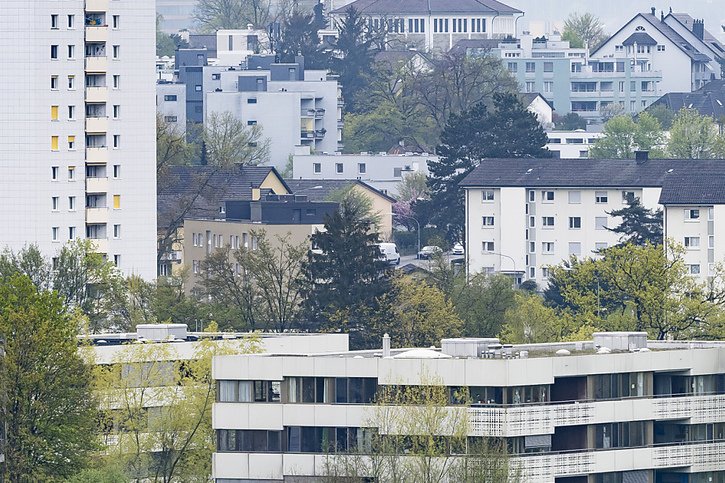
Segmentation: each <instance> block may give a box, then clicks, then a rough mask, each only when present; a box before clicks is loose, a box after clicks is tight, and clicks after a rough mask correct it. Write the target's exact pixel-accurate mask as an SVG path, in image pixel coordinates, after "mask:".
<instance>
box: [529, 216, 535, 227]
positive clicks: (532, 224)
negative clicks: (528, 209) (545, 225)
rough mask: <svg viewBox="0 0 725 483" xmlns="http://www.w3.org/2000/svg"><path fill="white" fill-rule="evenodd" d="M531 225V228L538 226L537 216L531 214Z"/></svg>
mask: <svg viewBox="0 0 725 483" xmlns="http://www.w3.org/2000/svg"><path fill="white" fill-rule="evenodd" d="M529 226H530V227H531V228H534V227H535V226H536V217H535V216H530V217H529Z"/></svg>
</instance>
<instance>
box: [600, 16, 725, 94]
mask: <svg viewBox="0 0 725 483" xmlns="http://www.w3.org/2000/svg"><path fill="white" fill-rule="evenodd" d="M591 56H592V58H594V59H599V60H603V59H607V58H612V57H621V56H626V57H627V58H629V59H631V62H632V64H636V65H637V66H639V68H640V69H641V70H642V71H661V73H662V81H661V83H660V91H661V92H663V93H666V92H687V91H694V90H697V89H699V88H700V87H702V86H703V85H704V84H705V83H707V82H708V81H710V80H714V79H721V78H722V67H721V64H720V63H721V62H722V61H723V60H725V46H724V45H723V44H722V43H720V41H718V40H717V39H716V38H715V37H714V36H713V35H712V34H710V32H708V31H707V30H705V26H704V23H703V21H702V20H695V19H693V18H692V17H690V16H689V15H688V14H686V13H672V10H670V13H669V14H667V15H665V13H664V12H660V14H659V15H657V11H656V9H655V8H654V7H652V10H651V12H649V13H639V14H637V15H635V16H634V17H633V18H632V19H631V20H630V21H629V22H627V23H626V24H625V25H624V26H623V27H622V28H620V29H619V30H618V31H617V32H616V33H615V34H614V35H612V36H611V37H610V38H609V39H608V40H606V41H605V42H604V43H602V44H601V45H600V46H599V47H597V48H596V49H595V50H594V51H592V54H591Z"/></svg>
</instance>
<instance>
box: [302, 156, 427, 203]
mask: <svg viewBox="0 0 725 483" xmlns="http://www.w3.org/2000/svg"><path fill="white" fill-rule="evenodd" d="M437 160H438V156H435V155H430V154H421V155H418V154H404V155H397V154H386V153H380V154H367V153H360V154H340V153H337V154H334V155H332V154H313V155H310V154H296V155H295V156H294V158H293V160H292V179H310V180H314V179H320V180H322V179H359V180H360V181H364V182H365V183H367V184H369V185H370V186H372V187H373V188H375V189H377V190H380V191H382V192H383V193H385V194H387V195H389V196H392V197H394V198H395V197H396V196H397V195H398V189H399V187H400V183H401V182H402V181H403V178H404V177H405V176H406V175H408V174H411V173H416V172H422V173H423V174H425V175H426V176H427V175H428V163H429V162H430V161H437Z"/></svg>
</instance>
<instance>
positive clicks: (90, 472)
mask: <svg viewBox="0 0 725 483" xmlns="http://www.w3.org/2000/svg"><path fill="white" fill-rule="evenodd" d="M130 480H131V478H130V477H129V476H128V475H127V474H126V473H125V472H124V471H123V469H122V468H120V465H117V464H113V463H110V462H108V464H104V465H103V466H99V467H97V468H86V469H84V470H81V471H80V472H79V473H77V474H75V475H73V476H71V477H70V478H69V479H68V480H67V481H68V483H121V482H125V481H130Z"/></svg>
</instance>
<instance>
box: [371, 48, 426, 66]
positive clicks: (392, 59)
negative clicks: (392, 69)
mask: <svg viewBox="0 0 725 483" xmlns="http://www.w3.org/2000/svg"><path fill="white" fill-rule="evenodd" d="M416 55H418V51H416V50H381V51H380V52H378V53H377V54H375V62H384V63H386V64H391V65H395V64H399V63H403V64H405V63H407V62H410V61H411V59H412V58H413V57H415V56H416Z"/></svg>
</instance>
